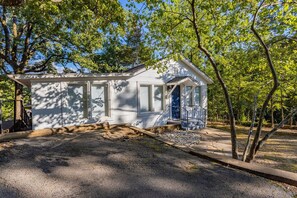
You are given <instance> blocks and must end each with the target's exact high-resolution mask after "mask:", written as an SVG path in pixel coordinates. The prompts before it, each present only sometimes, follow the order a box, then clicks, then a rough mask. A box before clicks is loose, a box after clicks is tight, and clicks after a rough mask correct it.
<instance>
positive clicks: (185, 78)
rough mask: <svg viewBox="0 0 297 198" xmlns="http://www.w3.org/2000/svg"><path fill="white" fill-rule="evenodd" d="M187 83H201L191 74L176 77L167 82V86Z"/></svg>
mask: <svg viewBox="0 0 297 198" xmlns="http://www.w3.org/2000/svg"><path fill="white" fill-rule="evenodd" d="M180 84H187V85H190V86H199V85H200V83H199V82H198V81H196V80H195V79H193V78H192V77H190V76H180V77H175V78H173V79H171V80H170V81H168V82H167V83H166V85H167V86H171V85H180Z"/></svg>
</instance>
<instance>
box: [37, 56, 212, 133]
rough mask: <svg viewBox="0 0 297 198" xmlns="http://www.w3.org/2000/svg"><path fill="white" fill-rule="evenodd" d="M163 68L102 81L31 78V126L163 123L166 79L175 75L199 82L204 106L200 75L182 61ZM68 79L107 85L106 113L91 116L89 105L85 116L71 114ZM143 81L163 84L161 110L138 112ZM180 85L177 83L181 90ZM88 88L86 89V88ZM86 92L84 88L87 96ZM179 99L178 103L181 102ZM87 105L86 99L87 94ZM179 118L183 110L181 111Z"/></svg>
mask: <svg viewBox="0 0 297 198" xmlns="http://www.w3.org/2000/svg"><path fill="white" fill-rule="evenodd" d="M166 65H167V70H166V72H163V73H158V72H157V71H156V70H153V69H149V70H146V71H144V72H142V73H140V74H138V75H136V76H134V77H132V78H129V79H127V80H116V79H113V80H104V81H88V80H85V81H80V82H79V81H64V82H37V81H33V82H32V116H33V129H41V128H53V127H61V126H68V125H78V124H82V123H95V122H102V121H109V122H110V123H111V124H116V123H131V124H132V125H134V126H138V127H144V128H147V127H152V126H159V125H164V124H166V123H167V120H168V119H169V118H170V115H169V114H170V110H169V108H170V106H169V104H170V97H169V98H168V99H165V95H166V94H167V93H166V86H165V84H166V82H168V81H169V80H171V79H173V78H174V77H176V76H191V77H192V78H194V79H195V80H196V81H198V82H199V83H200V85H201V97H202V98H201V104H202V108H205V109H206V108H207V85H206V83H205V81H203V80H202V79H203V78H202V77H199V76H196V75H194V73H193V71H192V70H191V69H190V68H189V67H188V66H186V65H185V64H184V63H183V62H181V61H178V62H175V61H169V62H167V63H166ZM69 83H71V84H73V83H87V84H88V87H89V86H90V85H91V84H93V83H99V84H100V83H102V84H107V85H108V89H107V90H108V111H109V112H108V116H102V117H100V118H93V117H92V115H91V109H90V108H89V110H88V112H89V114H88V117H87V118H74V117H73V115H71V114H69V113H67V112H68V111H67V108H68V107H67V86H68V84H69ZM143 84H149V85H163V86H164V89H163V90H164V91H163V94H164V102H163V103H164V110H163V111H161V112H140V110H139V109H140V108H139V104H140V102H139V86H140V85H143ZM183 87H184V85H181V88H182V89H181V93H183ZM88 90H89V89H88ZM89 95H90V93H89V92H88V96H89ZM184 102H185V101H184V100H182V105H183V104H184ZM88 106H90V99H89V98H88ZM181 115H182V116H183V117H182V118H185V117H184V115H185V112H184V111H182V113H181Z"/></svg>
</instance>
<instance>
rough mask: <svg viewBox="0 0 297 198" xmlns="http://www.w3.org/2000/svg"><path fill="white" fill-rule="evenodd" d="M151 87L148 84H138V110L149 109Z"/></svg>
mask: <svg viewBox="0 0 297 198" xmlns="http://www.w3.org/2000/svg"><path fill="white" fill-rule="evenodd" d="M150 92H151V87H150V86H149V85H140V111H141V112H146V111H150V110H151V94H150Z"/></svg>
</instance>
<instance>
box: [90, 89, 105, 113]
mask: <svg viewBox="0 0 297 198" xmlns="http://www.w3.org/2000/svg"><path fill="white" fill-rule="evenodd" d="M106 93H107V87H106V86H104V85H100V84H93V85H91V112H92V117H93V118H96V117H100V116H108V109H107V106H108V105H107V101H108V99H107V94H106Z"/></svg>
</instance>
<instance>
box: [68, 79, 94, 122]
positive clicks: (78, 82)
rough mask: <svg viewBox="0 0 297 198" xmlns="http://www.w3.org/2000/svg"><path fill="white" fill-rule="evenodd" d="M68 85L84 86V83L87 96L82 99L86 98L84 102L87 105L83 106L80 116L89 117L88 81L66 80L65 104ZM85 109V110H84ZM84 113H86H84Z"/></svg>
mask: <svg viewBox="0 0 297 198" xmlns="http://www.w3.org/2000/svg"><path fill="white" fill-rule="evenodd" d="M69 85H83V86H85V85H86V87H87V96H86V99H84V100H86V101H85V104H86V105H87V106H86V107H84V108H83V111H84V112H83V114H84V115H83V117H82V119H89V117H90V114H89V106H90V105H89V101H90V98H89V82H84V81H76V82H68V83H67V88H66V93H67V99H66V100H67V106H68V105H69V104H68V100H69V95H68V87H69ZM83 92H84V90H83ZM85 111H86V112H85ZM85 114H86V115H85Z"/></svg>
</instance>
